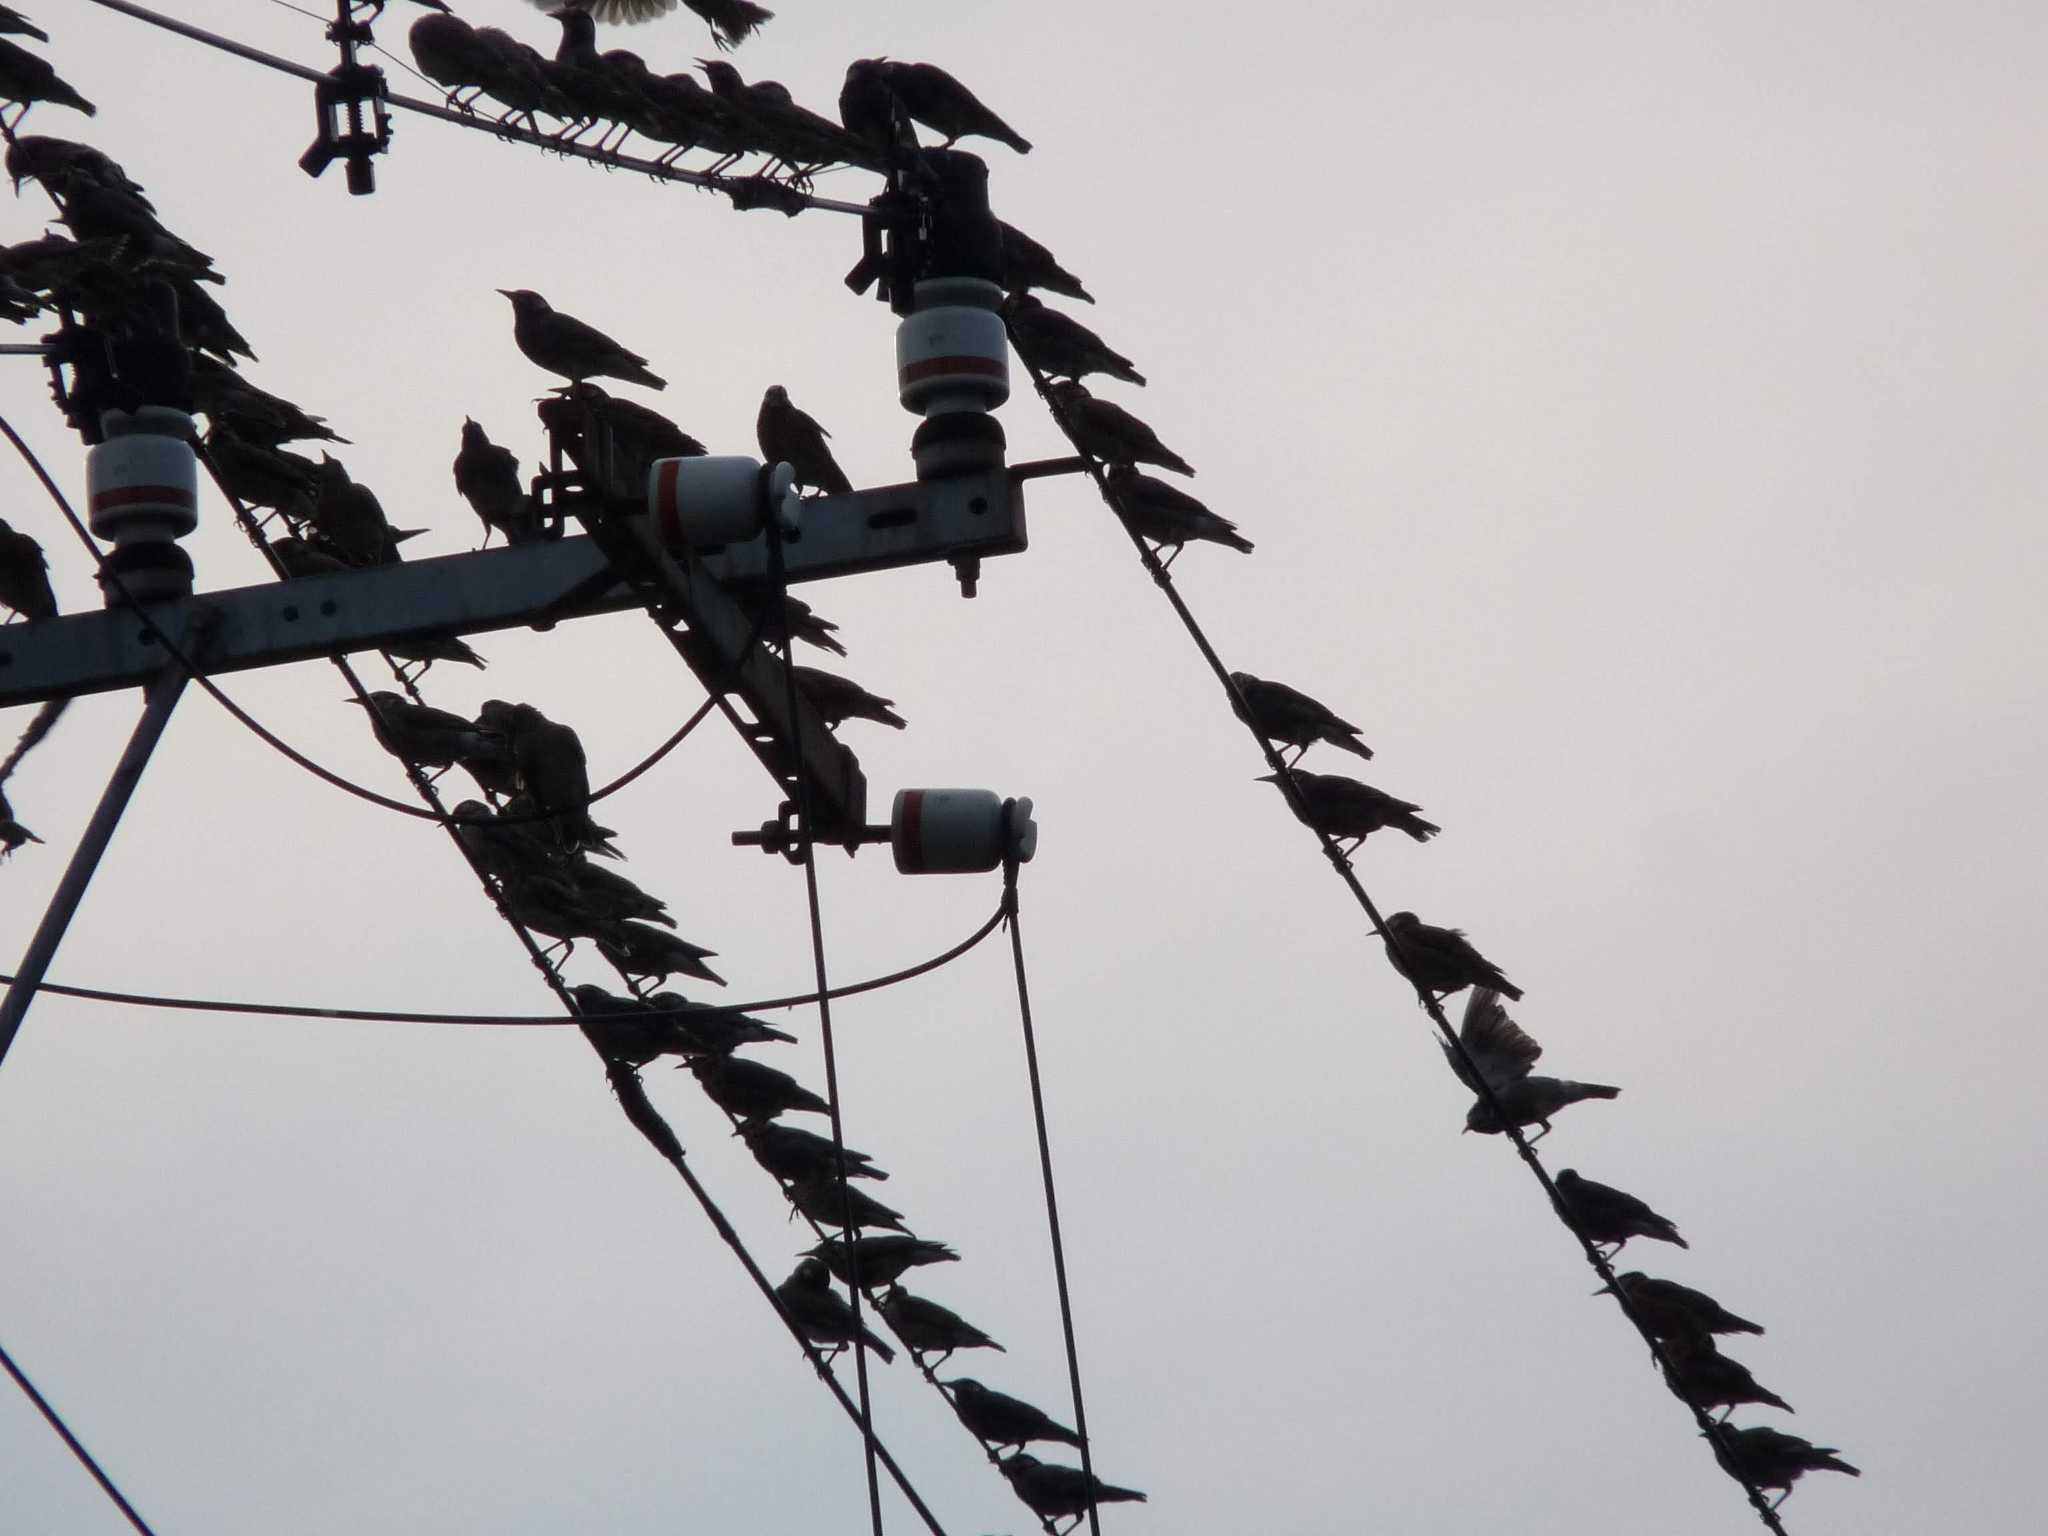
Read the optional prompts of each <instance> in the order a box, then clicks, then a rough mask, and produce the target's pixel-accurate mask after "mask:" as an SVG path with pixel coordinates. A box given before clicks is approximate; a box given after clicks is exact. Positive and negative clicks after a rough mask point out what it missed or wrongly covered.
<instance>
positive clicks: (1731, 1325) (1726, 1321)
mask: <svg viewBox="0 0 2048 1536" xmlns="http://www.w3.org/2000/svg"><path fill="white" fill-rule="evenodd" d="M1717 1331H1718V1332H1721V1333H1762V1332H1763V1331H1764V1325H1763V1324H1762V1323H1752V1322H1751V1321H1750V1320H1749V1319H1748V1318H1746V1317H1737V1316H1736V1315H1735V1314H1734V1313H1733V1312H1728V1313H1724V1314H1723V1321H1722V1323H1721V1326H1720V1328H1719V1329H1718V1330H1717Z"/></svg>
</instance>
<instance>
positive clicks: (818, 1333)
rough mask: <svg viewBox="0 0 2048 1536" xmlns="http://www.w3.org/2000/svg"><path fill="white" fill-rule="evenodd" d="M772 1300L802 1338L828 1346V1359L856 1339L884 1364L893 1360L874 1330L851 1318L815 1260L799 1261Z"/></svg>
mask: <svg viewBox="0 0 2048 1536" xmlns="http://www.w3.org/2000/svg"><path fill="white" fill-rule="evenodd" d="M775 1298H776V1300H778V1301H779V1302H781V1303H782V1310H783V1312H784V1313H785V1314H787V1316H788V1318H789V1320H790V1321H791V1322H792V1323H795V1324H796V1326H797V1330H798V1331H799V1332H800V1333H802V1334H803V1336H804V1337H805V1338H807V1339H809V1340H810V1341H811V1342H812V1343H813V1344H829V1345H831V1346H832V1349H831V1353H830V1354H828V1355H827V1356H826V1358H827V1359H828V1360H829V1359H830V1358H831V1357H832V1355H836V1354H838V1353H839V1351H840V1350H842V1349H845V1348H846V1347H848V1346H849V1345H850V1344H852V1343H853V1341H854V1340H855V1339H856V1338H858V1339H859V1340H860V1341H861V1342H862V1343H864V1344H865V1345H867V1347H868V1348H869V1349H871V1350H873V1351H874V1352H875V1353H876V1354H878V1355H880V1356H881V1357H882V1360H883V1362H884V1363H885V1364H886V1363H887V1362H888V1361H891V1360H894V1359H895V1358H896V1351H895V1350H893V1349H891V1348H890V1347H889V1346H888V1345H887V1344H885V1343H883V1342H882V1340H880V1339H879V1338H877V1337H876V1336H875V1334H874V1331H873V1330H872V1329H870V1328H869V1327H868V1326H867V1325H866V1324H865V1323H862V1322H861V1321H860V1320H859V1319H858V1318H857V1317H856V1316H855V1315H854V1311H853V1308H852V1306H851V1305H850V1304H849V1303H848V1302H847V1301H846V1300H845V1298H844V1297H842V1296H841V1295H840V1294H839V1292H837V1291H836V1290H834V1289H833V1288H832V1281H831V1279H830V1278H829V1277H828V1276H827V1274H826V1272H825V1266H824V1265H823V1264H822V1263H820V1262H819V1261H818V1260H816V1259H804V1260H802V1261H800V1262H799V1263H798V1264H797V1267H796V1268H795V1269H794V1270H792V1271H791V1272H790V1276H789V1278H788V1279H787V1280H785V1281H783V1282H782V1284H780V1285H778V1286H777V1287H775Z"/></svg>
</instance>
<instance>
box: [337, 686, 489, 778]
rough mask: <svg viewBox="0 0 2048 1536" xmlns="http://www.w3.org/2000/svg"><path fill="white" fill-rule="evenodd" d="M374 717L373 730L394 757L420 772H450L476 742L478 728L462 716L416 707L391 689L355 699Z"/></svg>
mask: <svg viewBox="0 0 2048 1536" xmlns="http://www.w3.org/2000/svg"><path fill="white" fill-rule="evenodd" d="M348 702H349V703H351V704H360V705H361V706H362V707H363V708H365V709H367V710H368V711H369V713H370V729H371V730H372V731H373V732H374V733H375V735H376V737H377V742H378V744H379V745H380V746H382V747H383V748H384V750H385V751H387V752H389V753H390V754H391V755H392V756H393V757H396V758H399V759H400V760H402V761H404V762H408V763H411V764H413V765H414V766H415V767H419V768H447V767H450V766H452V765H453V764H454V762H455V760H456V758H457V757H458V756H460V755H461V754H462V753H463V752H464V751H466V750H469V749H470V748H471V747H472V745H473V744H474V742H475V739H476V736H477V728H476V727H475V726H474V725H472V724H470V722H469V721H467V720H465V719H463V718H462V716H460V715H456V714H450V713H449V712H448V711H447V710H445V709H436V708H434V707H433V705H431V704H415V703H414V702H413V701H412V700H411V699H408V698H407V697H405V695H404V694H401V693H394V692H392V691H391V690H390V689H388V688H382V689H378V690H376V691H375V692H373V693H371V694H369V695H368V696H367V697H362V698H352V699H350V700H349V701H348Z"/></svg>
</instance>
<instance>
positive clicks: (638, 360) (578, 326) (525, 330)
mask: <svg viewBox="0 0 2048 1536" xmlns="http://www.w3.org/2000/svg"><path fill="white" fill-rule="evenodd" d="M498 292H500V293H502V294H503V295H504V296H505V297H506V298H508V299H510V300H511V301H512V339H513V341H514V342H516V343H517V344H518V347H519V350H520V351H521V352H523V353H525V354H526V358H527V361H528V362H531V363H534V364H536V365H538V366H539V367H541V368H545V369H546V370H547V371H548V372H549V373H558V374H560V375H561V376H562V377H563V378H565V379H568V380H570V381H571V382H572V383H576V384H580V383H582V382H583V381H584V380H585V379H591V378H609V379H624V380H626V382H627V383H629V384H645V385H646V386H647V387H648V388H649V389H667V388H668V382H667V381H666V380H665V379H660V378H657V377H656V376H655V375H654V374H651V373H649V372H648V371H647V359H646V358H644V357H642V356H640V354H639V353H637V352H629V351H627V350H626V349H625V348H624V347H622V346H620V345H619V344H618V343H617V342H616V341H613V340H612V339H611V337H609V336H607V335H605V334H604V332H602V331H600V330H597V329H595V328H594V327H592V326H588V325H585V324H584V323H583V322H582V321H581V320H578V319H576V318H575V317H574V316H572V315H565V314H562V313H560V312H559V311H557V310H555V309H553V308H552V307H550V306H549V304H548V301H547V300H546V299H544V298H542V297H541V296H540V295H539V294H537V293H535V292H534V291H533V290H532V289H530V288H500V289H499V290H498Z"/></svg>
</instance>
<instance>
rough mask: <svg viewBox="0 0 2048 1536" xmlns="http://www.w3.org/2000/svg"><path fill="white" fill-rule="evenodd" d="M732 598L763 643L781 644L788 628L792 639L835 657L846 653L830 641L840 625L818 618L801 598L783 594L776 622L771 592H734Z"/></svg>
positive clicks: (776, 610)
mask: <svg viewBox="0 0 2048 1536" xmlns="http://www.w3.org/2000/svg"><path fill="white" fill-rule="evenodd" d="M732 595H733V597H734V598H736V599H737V600H738V602H739V605H740V610H741V611H742V612H743V613H745V614H746V616H747V619H748V621H749V622H750V623H752V624H753V625H754V626H755V628H756V629H757V630H758V631H759V632H760V636H761V638H762V639H763V640H766V641H768V642H770V643H771V644H774V645H777V646H779V645H780V644H781V643H782V631H783V630H784V629H787V630H788V631H789V636H790V638H791V639H792V640H802V641H805V642H806V643H808V644H811V645H815V646H816V647H818V649H819V650H821V651H830V652H831V653H832V654H833V655H834V656H844V655H845V654H846V647H845V646H843V645H841V644H840V643H839V642H838V640H836V639H835V638H833V632H834V631H835V630H837V629H838V628H839V626H838V625H837V624H834V623H833V622H832V621H831V620H830V619H827V618H821V617H820V616H819V615H818V614H816V613H814V612H812V611H811V605H810V604H809V603H807V602H805V601H804V600H803V599H802V598H800V597H792V596H790V595H789V594H788V593H786V592H785V593H784V594H783V595H782V602H781V604H780V608H779V612H780V618H779V619H778V618H777V616H776V615H777V612H778V606H777V604H776V602H775V594H774V593H772V592H768V591H754V592H735V593H733V594H732Z"/></svg>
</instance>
